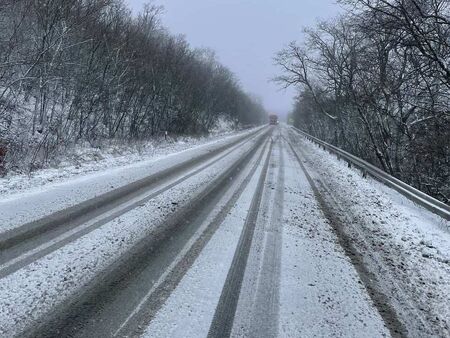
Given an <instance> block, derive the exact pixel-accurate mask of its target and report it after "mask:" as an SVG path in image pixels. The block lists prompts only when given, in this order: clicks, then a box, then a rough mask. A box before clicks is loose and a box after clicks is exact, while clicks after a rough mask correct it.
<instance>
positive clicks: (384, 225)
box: [0, 124, 450, 337]
mask: <svg viewBox="0 0 450 338" xmlns="http://www.w3.org/2000/svg"><path fill="white" fill-rule="evenodd" d="M184 148H185V147H184V146H183V150H182V151H177V150H180V149H177V148H176V147H175V148H173V149H172V150H173V151H172V153H164V154H160V155H158V156H157V157H154V158H149V159H144V160H142V161H138V162H134V163H127V164H126V165H123V163H124V162H126V161H119V165H117V166H110V164H108V166H110V167H109V168H105V167H103V166H101V167H98V168H97V169H96V170H95V172H91V170H89V171H87V172H84V173H80V172H79V173H77V174H76V175H70V174H64V175H62V176H61V177H63V179H56V176H57V175H56V174H55V175H56V176H55V175H53V174H51V175H50V174H49V175H48V177H50V176H51V177H55V180H54V181H53V180H48V181H49V182H48V183H46V184H45V185H43V184H41V183H40V180H38V181H33V179H31V181H30V182H31V183H30V187H29V188H25V184H21V188H20V191H17V192H16V193H15V192H14V191H12V188H11V190H10V191H9V192H8V194H6V195H3V196H2V198H1V200H0V224H1V227H0V231H1V234H0V247H1V250H2V254H1V257H0V295H1V296H0V332H1V335H2V336H15V335H17V336H27V335H28V336H56V335H59V336H75V337H86V336H142V337H206V336H209V337H219V336H233V337H249V336H257V337H262V336H270V337H314V336H345V337H358V336H360V335H361V332H364V334H365V335H367V336H370V337H391V336H392V337H400V336H410V337H436V336H442V337H444V336H448V335H449V334H450V329H449V325H450V322H449V318H450V308H449V306H448V304H450V234H449V231H450V224H449V222H448V221H447V220H445V219H444V218H442V217H440V216H438V215H435V214H433V213H431V212H430V211H427V210H426V209H424V208H422V207H420V206H418V205H415V204H414V203H413V202H411V201H410V200H408V199H407V198H405V197H404V196H402V195H401V194H400V193H398V192H396V191H394V190H392V189H391V188H388V187H386V186H385V185H383V184H382V183H380V182H378V181H376V180H374V179H372V178H364V177H363V174H362V173H361V172H360V171H358V169H353V168H349V166H348V165H347V163H346V162H344V161H340V160H339V159H338V158H337V157H335V156H334V155H332V154H330V153H329V152H326V151H324V150H323V149H322V148H319V147H318V146H317V145H315V144H313V143H311V142H310V141H308V140H306V139H305V138H304V137H303V136H301V135H300V134H299V133H298V132H297V131H296V130H294V129H292V128H291V127H289V126H287V125H284V124H281V125H275V126H266V127H261V128H255V129H251V130H247V131H244V132H239V133H234V134H231V135H227V136H225V137H223V136H222V137H217V138H216V139H213V140H209V141H208V142H206V143H204V144H201V145H197V144H195V145H192V146H191V147H188V148H186V149H184ZM87 166H89V164H88V165H87ZM20 180H23V178H21V179H20ZM33 182H34V183H33ZM135 182H140V183H139V184H138V185H136V184H135ZM133 184H134V185H133ZM129 186H131V187H133V189H127V187H129ZM11 187H12V185H11ZM105 196H106V197H105ZM92 205H95V207H92ZM67 213H70V215H73V217H69V218H67V217H65V215H66V214H67Z"/></svg>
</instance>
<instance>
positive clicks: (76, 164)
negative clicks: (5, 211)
mask: <svg viewBox="0 0 450 338" xmlns="http://www.w3.org/2000/svg"><path fill="white" fill-rule="evenodd" d="M248 131H249V130H244V131H233V130H230V129H229V126H228V125H221V126H220V128H218V129H216V130H213V131H212V133H211V134H210V135H209V136H208V137H198V138H194V137H187V136H180V137H176V138H172V137H169V138H168V139H167V140H164V139H163V138H160V139H156V140H151V141H145V142H136V143H135V144H129V145H122V144H116V143H114V144H110V145H105V146H103V147H102V148H92V147H89V146H86V147H82V146H79V147H77V148H74V149H72V150H71V151H70V153H68V154H64V155H62V156H61V161H60V162H58V163H57V164H55V165H54V166H50V167H48V168H44V169H40V170H37V171H34V172H31V173H30V174H23V173H17V172H11V173H9V174H8V175H7V176H5V177H0V196H1V197H5V196H8V195H12V194H17V193H20V192H26V191H29V190H30V189H35V188H39V187H42V188H43V189H46V187H47V186H48V185H52V184H55V183H59V182H64V181H66V180H70V179H74V178H77V177H81V176H86V175H87V174H91V173H95V172H102V171H105V170H107V169H113V168H119V167H126V166H128V165H129V164H136V163H139V162H144V161H157V160H159V159H161V158H164V157H165V156H167V155H169V154H174V153H177V152H181V151H183V150H187V149H190V148H193V147H198V146H201V145H205V144H208V143H211V142H213V143H214V142H217V141H219V140H221V139H227V138H229V137H230V136H235V135H241V134H245V133H247V132H248ZM130 169H132V168H130Z"/></svg>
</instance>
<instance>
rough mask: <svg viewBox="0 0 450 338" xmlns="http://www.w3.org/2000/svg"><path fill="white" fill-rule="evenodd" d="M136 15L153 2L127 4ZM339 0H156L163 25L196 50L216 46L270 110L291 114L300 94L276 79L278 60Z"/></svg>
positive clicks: (333, 11)
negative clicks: (285, 48)
mask: <svg viewBox="0 0 450 338" xmlns="http://www.w3.org/2000/svg"><path fill="white" fill-rule="evenodd" d="M125 1H126V2H128V3H129V5H130V6H131V7H132V9H133V11H134V12H135V13H136V12H138V11H140V10H141V9H142V7H143V4H144V3H147V2H148V0H125ZM335 2H336V1H335V0H155V1H154V3H155V4H158V5H163V6H164V8H165V11H164V15H163V17H162V21H163V23H164V26H166V27H167V28H168V29H169V30H170V31H171V32H172V33H174V34H183V35H185V36H186V39H187V41H189V43H190V44H191V45H192V46H193V47H210V48H212V49H214V50H215V51H216V52H217V56H218V58H219V60H220V62H221V63H223V64H224V65H226V66H227V67H228V68H230V69H231V70H232V71H233V72H234V73H235V74H236V75H237V77H238V78H239V80H240V82H241V84H242V86H243V88H244V89H245V90H246V91H248V92H250V93H253V94H256V95H257V96H259V97H261V98H262V99H263V102H264V105H265V107H266V108H267V109H268V110H269V111H271V112H272V111H273V112H275V113H278V114H285V113H287V112H288V111H290V110H291V107H292V102H293V97H294V91H293V90H292V89H291V90H287V91H283V90H281V91H280V89H279V87H278V86H277V85H276V84H275V83H273V82H271V81H270V79H271V78H273V77H274V76H276V75H277V72H278V71H279V70H278V68H277V67H276V66H274V65H273V57H274V55H275V53H276V52H277V51H279V50H280V49H282V48H283V46H284V45H286V44H287V43H289V42H290V41H293V40H297V41H299V40H301V39H302V27H303V26H310V25H313V24H314V23H315V22H316V21H317V19H323V18H329V17H333V16H335V15H336V14H337V13H338V11H339V7H338V5H336V3H335Z"/></svg>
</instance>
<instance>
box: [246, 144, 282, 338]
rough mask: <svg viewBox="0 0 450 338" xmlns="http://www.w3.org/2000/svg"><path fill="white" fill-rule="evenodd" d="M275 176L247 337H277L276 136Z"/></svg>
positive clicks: (278, 212)
mask: <svg viewBox="0 0 450 338" xmlns="http://www.w3.org/2000/svg"><path fill="white" fill-rule="evenodd" d="M277 142H278V150H279V155H278V163H277V166H278V173H277V180H276V185H275V193H274V194H273V195H272V196H271V197H272V198H271V200H270V201H269V203H270V204H271V208H272V212H271V215H270V220H269V222H268V223H266V224H265V229H264V245H263V247H264V251H263V260H262V266H261V268H260V272H259V276H258V284H257V289H256V299H255V303H254V304H253V311H252V312H253V314H252V323H251V327H250V332H249V336H250V337H255V338H256V337H267V338H270V337H277V336H278V315H279V298H280V273H281V246H282V215H283V198H284V156H283V143H282V142H281V138H280V137H279V136H278V140H277Z"/></svg>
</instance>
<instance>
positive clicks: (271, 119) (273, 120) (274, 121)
mask: <svg viewBox="0 0 450 338" xmlns="http://www.w3.org/2000/svg"><path fill="white" fill-rule="evenodd" d="M269 124H270V125H277V124H278V115H275V114H271V115H269Z"/></svg>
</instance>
